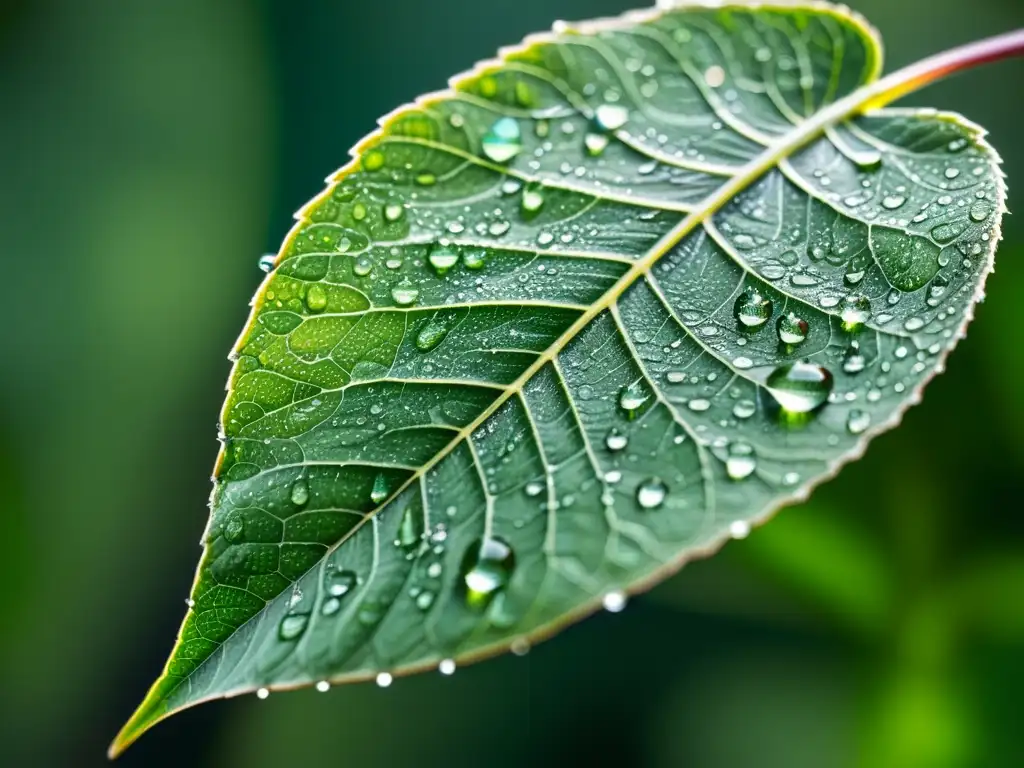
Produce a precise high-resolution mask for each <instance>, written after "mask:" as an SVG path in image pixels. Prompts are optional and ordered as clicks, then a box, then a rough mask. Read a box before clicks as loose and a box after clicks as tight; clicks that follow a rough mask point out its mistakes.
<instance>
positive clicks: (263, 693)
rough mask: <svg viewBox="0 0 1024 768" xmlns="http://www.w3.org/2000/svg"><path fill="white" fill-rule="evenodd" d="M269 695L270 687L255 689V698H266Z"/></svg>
mask: <svg viewBox="0 0 1024 768" xmlns="http://www.w3.org/2000/svg"><path fill="white" fill-rule="evenodd" d="M269 695H270V689H269V688H258V689H256V698H257V699H261V700H262V699H265V698H267V697H268V696H269Z"/></svg>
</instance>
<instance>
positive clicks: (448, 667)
mask: <svg viewBox="0 0 1024 768" xmlns="http://www.w3.org/2000/svg"><path fill="white" fill-rule="evenodd" d="M437 671H438V672H440V673H441V674H442V675H454V674H455V660H454V659H441V663H440V664H438V665H437Z"/></svg>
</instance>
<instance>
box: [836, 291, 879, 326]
mask: <svg viewBox="0 0 1024 768" xmlns="http://www.w3.org/2000/svg"><path fill="white" fill-rule="evenodd" d="M839 316H840V318H841V319H842V321H843V326H844V327H845V328H846V330H848V331H849V330H854V329H855V328H857V327H858V326H860V325H863V324H864V323H866V322H867V321H868V318H870V317H871V301H870V300H869V299H868V298H867V297H866V296H857V295H850V296H847V297H846V298H844V299H843V308H842V310H841V311H840V315H839Z"/></svg>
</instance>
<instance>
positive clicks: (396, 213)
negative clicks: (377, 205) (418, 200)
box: [384, 203, 405, 221]
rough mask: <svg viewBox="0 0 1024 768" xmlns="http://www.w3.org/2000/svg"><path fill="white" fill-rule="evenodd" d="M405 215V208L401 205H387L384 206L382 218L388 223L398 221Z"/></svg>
mask: <svg viewBox="0 0 1024 768" xmlns="http://www.w3.org/2000/svg"><path fill="white" fill-rule="evenodd" d="M404 215H405V206H404V205H402V204H401V203H389V204H388V205H385V206H384V218H385V219H387V220H388V221H398V220H399V219H400V218H402V216H404Z"/></svg>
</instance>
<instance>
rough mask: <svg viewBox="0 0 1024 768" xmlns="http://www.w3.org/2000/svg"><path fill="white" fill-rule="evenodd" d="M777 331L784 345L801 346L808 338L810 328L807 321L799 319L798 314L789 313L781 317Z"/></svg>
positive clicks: (777, 324)
mask: <svg viewBox="0 0 1024 768" xmlns="http://www.w3.org/2000/svg"><path fill="white" fill-rule="evenodd" d="M775 330H776V331H777V332H778V334H779V341H781V342H782V343H783V344H800V343H802V342H803V341H804V339H806V338H807V332H808V330H809V327H808V325H807V321H806V320H804V319H802V318H800V317H798V316H797V315H796V313H794V312H787V313H786V314H784V315H782V316H781V317H779V320H778V322H777V323H776V324H775Z"/></svg>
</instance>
